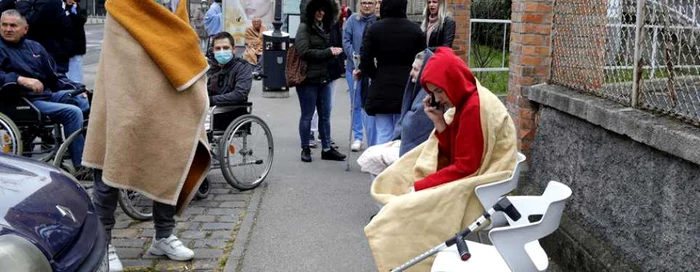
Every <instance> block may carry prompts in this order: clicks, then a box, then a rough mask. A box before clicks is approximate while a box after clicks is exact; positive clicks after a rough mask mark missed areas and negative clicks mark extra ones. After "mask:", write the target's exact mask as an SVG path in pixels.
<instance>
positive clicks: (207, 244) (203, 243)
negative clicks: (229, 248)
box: [194, 239, 226, 249]
mask: <svg viewBox="0 0 700 272" xmlns="http://www.w3.org/2000/svg"><path fill="white" fill-rule="evenodd" d="M225 245H226V241H225V240H224V239H199V240H196V241H194V248H195V249H199V248H223V247H224V246H225Z"/></svg>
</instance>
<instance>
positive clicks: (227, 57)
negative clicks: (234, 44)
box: [214, 50, 233, 65]
mask: <svg viewBox="0 0 700 272" xmlns="http://www.w3.org/2000/svg"><path fill="white" fill-rule="evenodd" d="M214 58H215V59H216V61H217V62H219V63H220V64H221V65H224V64H227V63H229V61H231V60H232V59H233V51H231V50H221V51H217V52H214Z"/></svg>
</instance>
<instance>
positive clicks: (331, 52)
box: [294, 0, 345, 162]
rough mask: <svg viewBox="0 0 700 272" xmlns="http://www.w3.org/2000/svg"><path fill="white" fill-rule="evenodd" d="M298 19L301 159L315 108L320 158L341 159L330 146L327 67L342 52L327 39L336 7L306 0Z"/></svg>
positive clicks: (306, 153)
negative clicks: (303, 70)
mask: <svg viewBox="0 0 700 272" xmlns="http://www.w3.org/2000/svg"><path fill="white" fill-rule="evenodd" d="M299 10H300V11H301V18H302V22H301V23H300V24H299V28H298V29H297V36H296V39H295V43H294V47H295V48H296V51H297V52H298V53H299V55H300V56H301V57H302V58H303V59H304V60H305V61H306V63H307V69H306V79H305V80H304V81H303V82H302V83H301V84H300V85H299V86H297V87H296V91H297V95H298V96H299V105H300V106H301V117H300V119H299V138H300V139H301V150H302V151H301V160H302V161H303V162H311V149H310V146H309V140H310V137H309V135H310V134H311V119H312V117H313V114H314V109H317V110H318V115H319V119H320V121H319V132H320V133H321V135H322V136H323V137H320V138H321V139H322V141H321V145H322V147H323V151H322V152H321V159H324V160H334V161H343V160H345V155H343V154H341V153H340V152H338V151H337V150H335V148H333V147H332V146H331V141H330V139H331V137H330V136H331V127H330V126H331V120H330V118H331V117H330V113H331V103H332V97H331V96H332V92H333V91H332V86H331V84H332V78H331V76H332V75H330V73H329V69H331V68H332V66H333V64H334V63H335V62H334V61H333V60H334V59H335V58H337V57H338V56H340V55H341V54H342V53H343V49H342V48H340V47H333V46H332V45H331V41H330V32H331V26H332V25H333V24H334V23H335V21H336V19H337V18H338V13H339V11H338V10H339V7H338V5H336V4H335V3H334V2H333V1H331V0H308V1H303V2H302V3H301V5H300V8H299Z"/></svg>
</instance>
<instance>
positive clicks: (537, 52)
mask: <svg viewBox="0 0 700 272" xmlns="http://www.w3.org/2000/svg"><path fill="white" fill-rule="evenodd" d="M522 50H523V51H522V52H523V55H525V56H541V57H547V56H549V46H537V45H534V46H533V45H524V46H522Z"/></svg>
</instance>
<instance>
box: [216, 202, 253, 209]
mask: <svg viewBox="0 0 700 272" xmlns="http://www.w3.org/2000/svg"><path fill="white" fill-rule="evenodd" d="M219 207H220V208H245V207H248V202H244V201H226V202H222V203H221V205H219Z"/></svg>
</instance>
